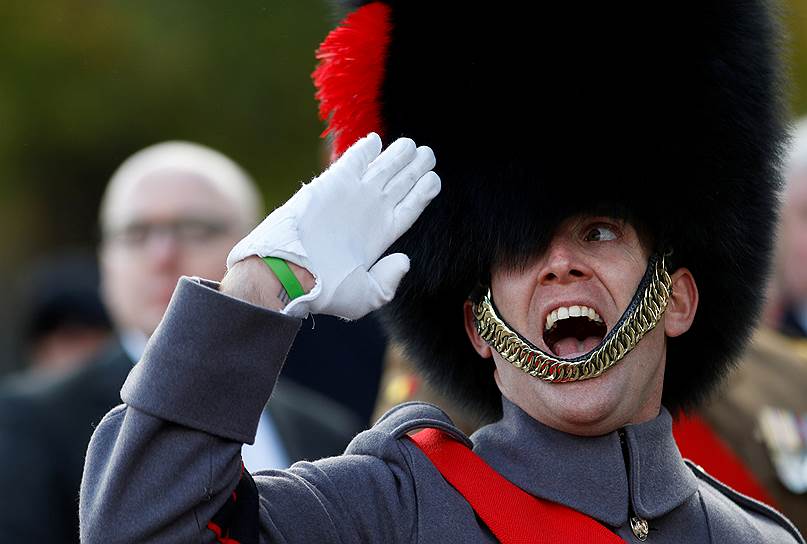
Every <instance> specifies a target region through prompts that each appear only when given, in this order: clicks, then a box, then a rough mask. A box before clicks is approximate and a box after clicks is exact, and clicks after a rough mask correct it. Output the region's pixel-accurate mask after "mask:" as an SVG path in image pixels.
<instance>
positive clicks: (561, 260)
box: [539, 241, 592, 285]
mask: <svg viewBox="0 0 807 544" xmlns="http://www.w3.org/2000/svg"><path fill="white" fill-rule="evenodd" d="M591 275H592V272H591V269H590V268H589V267H588V266H587V265H586V264H585V263H584V262H582V261H581V259H580V258H579V256H578V255H577V253H576V252H575V249H574V247H572V246H571V245H570V244H568V243H565V242H564V241H553V242H552V243H551V244H550V246H549V248H547V251H546V254H545V258H544V259H543V263H542V266H541V269H540V272H539V278H540V282H541V284H542V285H553V284H554V285H563V284H566V283H572V282H575V281H581V280H586V279H589V278H590V277H591Z"/></svg>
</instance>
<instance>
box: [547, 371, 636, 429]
mask: <svg viewBox="0 0 807 544" xmlns="http://www.w3.org/2000/svg"><path fill="white" fill-rule="evenodd" d="M614 370H616V369H614ZM543 385H546V386H548V387H545V388H542V389H543V391H542V393H543V396H542V399H541V401H542V402H541V404H543V405H544V406H545V409H546V410H547V411H548V412H549V414H550V416H551V418H552V419H553V420H555V422H556V426H557V428H560V429H561V430H569V432H574V433H575V434H603V433H605V432H609V431H610V430H613V429H611V428H610V427H611V426H613V425H617V426H621V424H620V423H619V422H620V421H621V419H622V418H621V417H620V414H621V412H622V410H620V408H621V407H620V404H622V403H623V401H624V399H625V391H622V388H621V387H620V384H619V383H617V382H616V381H615V380H613V379H609V376H608V374H605V375H603V376H600V377H598V378H593V379H591V380H585V381H582V382H570V383H558V384H553V383H545V384H543ZM614 428H616V427H614Z"/></svg>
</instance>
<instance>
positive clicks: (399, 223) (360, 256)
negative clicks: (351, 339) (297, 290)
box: [227, 133, 440, 319]
mask: <svg viewBox="0 0 807 544" xmlns="http://www.w3.org/2000/svg"><path fill="white" fill-rule="evenodd" d="M379 153H381V139H380V138H379V137H378V135H377V134H375V133H370V134H369V135H368V136H366V137H365V138H362V139H361V140H359V141H358V142H356V143H355V144H354V145H353V146H352V147H351V148H350V149H348V150H347V151H345V153H344V154H343V155H342V157H340V158H339V160H338V161H336V162H335V163H334V164H333V165H332V166H331V167H330V168H329V169H328V170H326V171H325V172H323V173H322V174H321V175H320V176H319V177H318V178H316V179H314V180H313V181H312V182H311V183H309V184H307V185H303V187H302V188H301V189H300V190H299V191H297V193H296V194H295V195H294V196H292V197H291V198H290V199H289V200H288V202H286V203H285V204H284V205H283V206H281V207H280V208H277V209H276V210H275V211H273V212H272V213H271V215H269V217H267V218H266V219H265V220H264V221H263V222H262V223H261V224H260V225H258V226H257V227H256V228H255V230H253V231H252V232H251V233H250V234H248V235H247V236H246V238H244V239H243V240H241V241H240V242H238V244H236V246H235V247H234V248H233V250H232V251H231V252H230V255H229V256H228V257H227V267H228V268H229V267H232V266H233V264H235V263H236V262H238V261H240V260H243V259H245V258H247V257H249V256H251V255H257V256H259V257H279V258H281V259H285V260H286V261H290V262H293V263H295V264H297V265H299V266H302V267H303V268H306V269H308V271H309V272H311V274H312V275H313V276H314V277H315V278H316V284H315V286H314V288H313V289H312V290H311V292H309V293H308V294H306V295H303V296H301V297H299V298H296V299H294V300H293V301H291V302H290V303H289V304H288V306H286V308H285V310H284V312H285V313H287V314H289V315H292V316H295V317H305V316H307V315H308V313H309V312H311V313H322V314H329V315H335V316H339V317H343V318H346V319H358V318H360V317H362V316H364V315H366V314H368V313H369V312H371V311H373V310H376V309H377V308H380V307H381V306H383V305H384V304H386V303H387V302H389V301H390V300H392V297H393V296H394V295H395V290H396V289H397V288H398V284H399V283H400V281H401V278H403V276H404V274H406V273H407V272H408V271H409V257H407V256H406V255H404V254H402V253H394V254H392V255H387V256H386V257H384V258H383V259H381V260H380V261H378V258H379V257H380V256H381V255H382V254H383V253H384V251H386V250H387V248H388V247H389V246H390V245H392V243H393V242H394V241H395V240H397V239H398V238H399V237H400V236H401V235H402V234H403V233H404V232H406V230H407V229H409V227H411V226H412V223H414V222H415V220H416V219H417V218H418V216H420V214H421V212H423V210H424V209H425V208H426V206H427V205H428V204H429V202H431V200H432V199H433V198H434V197H435V196H437V194H438V193H439V192H440V178H439V177H438V176H437V174H435V173H434V172H432V171H431V169H432V168H434V165H435V159H434V153H432V150H431V149H429V148H428V147H425V146H423V147H418V148H416V147H415V143H414V142H413V141H412V140H410V139H408V138H400V139H398V140H396V141H395V142H394V143H392V144H391V145H390V146H389V147H388V148H387V149H386V150H385V151H384V153H381V154H380V155H379ZM376 261H378V262H376Z"/></svg>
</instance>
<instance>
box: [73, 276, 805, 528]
mask: <svg viewBox="0 0 807 544" xmlns="http://www.w3.org/2000/svg"><path fill="white" fill-rule="evenodd" d="M190 323H192V326H191V325H190ZM299 323H300V322H299V321H298V320H296V319H293V318H289V317H287V316H284V315H281V314H278V313H275V312H271V311H268V310H261V309H259V308H256V307H255V306H252V305H249V304H246V303H244V302H241V301H238V300H235V299H233V298H230V297H227V296H224V295H221V294H219V293H217V292H216V291H215V290H214V289H213V288H210V287H208V286H204V285H200V284H198V283H194V282H193V281H190V280H187V279H184V280H182V281H181V282H180V285H179V287H178V291H177V293H176V294H175V296H174V299H173V301H172V305H171V308H169V311H168V313H167V314H166V318H165V319H164V321H163V323H162V325H161V326H160V329H159V330H158V331H157V333H155V335H154V337H153V338H152V339H151V342H150V344H149V347H148V349H147V351H146V354H145V356H144V358H143V360H142V361H141V363H140V364H138V365H137V367H136V369H135V370H134V371H133V372H132V373H131V375H130V376H129V378H128V379H127V382H126V384H125V386H124V388H123V391H122V398H123V400H124V401H125V402H126V403H127V405H128V406H121V407H118V408H116V409H115V410H113V411H112V412H110V413H109V414H108V415H107V416H106V417H105V418H104V420H103V421H102V422H101V424H100V425H99V426H98V428H97V429H96V431H95V433H94V435H93V438H92V442H91V444H90V448H89V450H88V454H87V464H86V466H85V472H84V481H83V482H82V494H81V509H80V515H81V533H82V542H85V543H94V542H99V543H100V542H103V543H112V542H211V543H212V542H215V541H216V538H215V536H214V534H213V532H212V531H211V530H209V529H208V528H207V522H208V520H210V519H211V518H212V516H214V515H215V514H216V512H217V511H218V510H219V509H220V508H222V505H224V504H225V503H226V502H227V501H228V500H229V498H230V497H231V495H232V491H233V489H234V488H235V487H236V485H237V484H238V482H239V480H240V478H241V476H240V475H241V463H240V459H239V456H238V451H239V448H240V443H241V442H243V441H247V442H248V441H250V440H251V439H252V436H253V434H254V429H255V424H256V422H257V418H258V416H259V415H260V411H261V406H262V405H263V403H264V402H265V399H266V398H267V397H268V396H269V394H270V393H271V391H272V387H273V384H274V382H275V379H276V377H277V375H278V373H279V372H280V370H281V367H282V365H283V359H284V356H285V354H286V353H287V352H288V349H289V346H290V345H291V342H292V340H293V339H294V336H295V334H296V332H297V329H298V327H299ZM267 331H271V334H267ZM236 371H237V372H236ZM233 399H238V400H239V402H237V403H234V402H233ZM503 405H504V418H503V419H502V420H501V421H499V422H497V423H494V424H492V425H489V426H487V427H484V428H482V429H481V430H479V431H478V432H477V433H475V434H474V435H473V436H472V437H471V439H470V440H469V439H468V438H466V437H465V436H464V435H463V434H462V433H461V432H460V431H458V430H457V429H456V428H455V427H454V426H453V425H452V424H451V422H450V420H448V418H447V417H446V416H445V415H444V414H443V413H442V412H441V411H440V410H439V409H437V408H435V407H433V406H431V405H425V404H408V405H402V406H401V407H399V408H396V409H393V410H392V411H391V412H389V413H388V414H387V415H386V416H385V417H384V418H382V419H381V420H380V421H379V422H378V423H377V424H376V425H375V426H374V427H373V428H372V429H370V430H369V431H366V432H364V433H361V434H360V435H358V436H357V437H356V438H355V439H354V440H353V442H352V443H351V445H350V446H349V448H348V450H347V451H346V452H345V454H344V455H342V456H339V457H334V458H331V459H323V460H320V461H316V462H314V463H305V462H304V463H297V464H295V465H294V466H293V467H292V468H291V469H289V470H287V471H267V472H259V473H257V474H256V475H255V478H254V480H255V484H256V486H257V491H258V493H259V494H260V499H261V500H260V502H259V503H256V505H255V509H254V511H252V512H246V516H245V517H244V518H241V519H247V520H248V521H249V522H250V523H253V522H254V523H255V524H256V525H259V527H260V539H261V540H260V541H261V542H288V543H292V542H300V543H311V542H323V543H325V542H334V543H336V542H339V543H346V542H356V543H359V542H362V543H364V542H379V543H385V544H394V543H412V542H423V543H437V542H439V543H451V542H462V543H466V542H493V541H494V540H493V537H492V536H491V534H490V532H489V531H488V529H487V528H486V527H485V526H484V525H483V524H482V523H481V522H480V521H479V519H478V518H477V517H476V516H475V514H474V512H473V510H472V509H471V507H470V506H469V504H468V503H467V502H466V501H465V500H464V499H463V498H462V497H461V496H460V495H459V494H458V493H457V492H456V491H455V490H454V489H453V488H452V487H451V486H450V485H449V484H448V483H447V482H446V481H445V480H444V479H443V478H442V477H441V475H440V474H439V473H438V472H437V471H436V469H435V468H434V466H433V465H432V464H431V463H430V462H429V460H428V459H427V458H426V457H425V456H424V455H423V454H422V453H421V452H420V450H419V449H417V447H416V446H414V445H413V444H412V443H411V442H410V441H409V440H407V439H406V438H405V437H406V434H407V433H408V432H410V431H413V430H415V429H418V428H421V427H437V428H441V429H443V430H445V431H446V432H448V433H450V434H452V435H453V436H454V437H455V438H456V439H457V440H460V441H463V442H465V443H466V444H468V445H469V446H470V445H472V446H473V447H474V449H475V450H476V452H477V453H478V454H479V455H480V456H481V457H482V458H483V459H485V460H486V461H487V462H488V463H489V464H490V465H491V466H492V467H493V468H495V469H496V470H498V471H499V472H500V473H501V474H502V475H503V476H504V477H505V478H507V479H509V480H510V481H511V482H513V483H515V484H516V485H518V486H519V487H521V488H522V489H524V490H525V491H527V492H529V493H532V494H533V495H535V496H538V497H541V498H545V499H549V500H552V501H556V502H559V503H561V504H565V505H567V506H569V507H571V508H574V509H577V510H579V511H581V512H583V513H585V514H588V515H590V516H592V517H594V518H595V519H597V520H599V521H600V522H602V523H603V524H605V525H606V526H608V527H610V528H612V530H614V531H615V532H616V533H617V534H618V535H619V536H621V537H622V538H624V539H627V540H632V539H633V536H632V532H631V529H630V523H629V517H630V516H632V515H637V516H640V517H642V518H645V519H646V520H648V521H649V524H650V534H651V537H650V541H651V542H660V543H672V542H675V543H680V542H692V543H699V542H715V543H718V542H719V543H724V542H732V543H739V544H742V543H751V542H754V543H766V544H770V543H791V542H803V540H802V539H801V537H800V535H799V534H798V532H797V531H796V530H795V529H794V528H793V527H792V526H791V525H790V523H789V522H787V521H786V520H785V519H784V518H782V517H781V516H780V515H778V514H776V513H775V512H773V511H772V510H770V509H768V508H767V507H765V506H763V505H761V504H759V503H756V502H754V501H752V500H750V499H746V498H745V497H743V496H740V495H738V494H736V493H734V492H732V491H731V490H730V489H727V488H725V487H724V486H722V485H721V484H720V483H719V482H716V481H714V480H712V479H711V478H710V477H709V476H708V475H706V474H704V473H703V472H702V471H700V470H698V469H697V468H696V467H694V466H690V465H687V464H686V463H685V462H684V461H683V460H682V459H681V456H680V454H679V453H678V449H677V447H676V446H675V442H674V441H673V438H672V433H671V418H670V416H669V414H668V413H667V412H666V411H665V410H662V412H661V413H660V415H659V416H658V417H657V418H655V419H654V420H651V421H649V422H646V423H643V424H640V425H633V426H628V427H626V428H624V429H622V430H621V431H622V432H621V433H617V432H613V433H610V434H608V435H605V436H601V437H594V438H590V437H589V438H585V437H577V436H572V435H567V434H564V433H561V432H559V431H556V430H554V429H551V428H549V427H546V426H544V425H542V424H540V423H538V422H537V421H535V420H534V419H532V418H531V417H529V416H528V415H527V414H525V413H524V412H523V411H521V410H520V409H519V408H518V407H516V406H515V405H513V404H511V403H509V402H507V401H506V400H505V401H503ZM620 434H621V435H622V436H621V437H620V436H619V435H620ZM620 438H622V439H623V440H624V444H625V445H624V449H623V446H622V443H623V442H622V440H620ZM133 513H136V514H133Z"/></svg>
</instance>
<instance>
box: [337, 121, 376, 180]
mask: <svg viewBox="0 0 807 544" xmlns="http://www.w3.org/2000/svg"><path fill="white" fill-rule="evenodd" d="M379 153H381V137H380V136H379V135H378V134H376V133H375V132H371V133H370V134H368V135H367V136H365V137H364V138H361V139H360V140H358V141H357V142H356V143H355V144H353V145H352V146H350V147H349V148H348V150H347V151H345V152H344V153H343V154H342V156H341V157H339V159H338V160H337V161H336V162H335V163H334V164H333V166H332V167H331V168H345V169H347V170H348V171H350V172H352V173H354V174H355V175H356V176H357V177H360V176H361V175H362V174H363V173H364V172H365V171H366V170H367V167H368V165H369V164H370V163H371V162H373V160H375V158H376V157H378V155H379Z"/></svg>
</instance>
